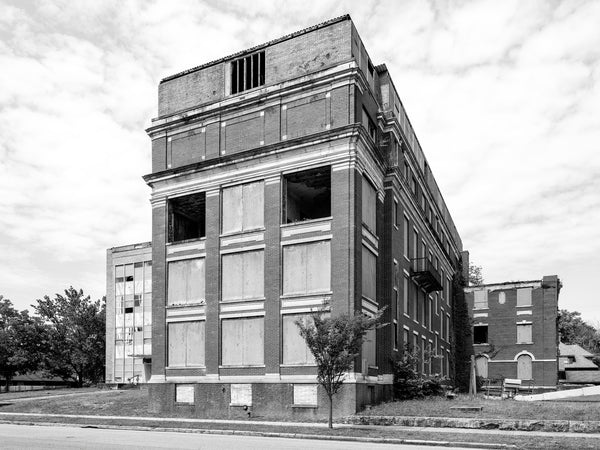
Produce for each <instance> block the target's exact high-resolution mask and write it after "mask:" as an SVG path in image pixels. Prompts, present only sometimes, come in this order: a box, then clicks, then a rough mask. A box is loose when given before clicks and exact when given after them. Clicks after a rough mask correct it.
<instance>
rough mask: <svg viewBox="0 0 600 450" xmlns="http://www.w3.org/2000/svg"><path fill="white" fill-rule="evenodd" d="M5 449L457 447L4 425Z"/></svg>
mask: <svg viewBox="0 0 600 450" xmlns="http://www.w3.org/2000/svg"><path fill="white" fill-rule="evenodd" d="M0 448H2V449H92V450H94V449H98V450H100V449H152V448H173V449H227V450H232V449H236V448H239V449H261V450H268V449H310V450H320V449H340V450H345V449H349V450H351V449H361V450H364V449H365V448H369V449H375V450H378V449H381V450H383V449H403V450H424V449H426V448H437V449H441V448H443V449H445V450H452V449H453V448H454V447H427V446H423V445H393V444H374V443H367V442H340V441H337V442H336V441H321V440H312V439H287V438H271V437H255V436H231V435H229V436H227V435H223V436H221V435H214V434H198V433H177V432H162V431H135V430H112V429H96V428H81V427H63V426H34V425H13V424H0Z"/></svg>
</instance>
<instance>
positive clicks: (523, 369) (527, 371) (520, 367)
mask: <svg viewBox="0 0 600 450" xmlns="http://www.w3.org/2000/svg"><path fill="white" fill-rule="evenodd" d="M517 378H518V379H520V380H531V379H532V378H533V377H532V370H531V356H529V355H521V356H519V357H518V358H517Z"/></svg>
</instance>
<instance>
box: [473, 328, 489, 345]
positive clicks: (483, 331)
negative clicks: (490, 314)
mask: <svg viewBox="0 0 600 450" xmlns="http://www.w3.org/2000/svg"><path fill="white" fill-rule="evenodd" d="M487 343H488V326H487V325H475V326H474V327H473V344H487Z"/></svg>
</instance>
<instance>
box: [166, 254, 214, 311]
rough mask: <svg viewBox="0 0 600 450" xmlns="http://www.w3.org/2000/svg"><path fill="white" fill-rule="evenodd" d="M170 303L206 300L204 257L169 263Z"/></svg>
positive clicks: (179, 303) (178, 303) (177, 303)
mask: <svg viewBox="0 0 600 450" xmlns="http://www.w3.org/2000/svg"><path fill="white" fill-rule="evenodd" d="M168 284H169V287H168V293H167V298H168V304H169V305H185V304H190V303H202V302H204V299H205V297H204V258H194V259H186V260H183V261H173V262H170V263H169V279H168Z"/></svg>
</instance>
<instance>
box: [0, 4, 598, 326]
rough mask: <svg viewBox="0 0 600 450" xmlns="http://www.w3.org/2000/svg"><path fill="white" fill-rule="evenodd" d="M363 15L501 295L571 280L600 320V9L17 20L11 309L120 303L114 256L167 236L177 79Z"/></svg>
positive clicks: (9, 70) (9, 44) (8, 196)
mask: <svg viewBox="0 0 600 450" xmlns="http://www.w3.org/2000/svg"><path fill="white" fill-rule="evenodd" d="M347 12H348V13H350V14H351V15H352V18H353V20H354V21H355V23H356V26H357V28H358V31H359V33H360V34H361V37H362V38H363V40H364V43H365V45H366V47H367V49H368V51H369V54H370V56H371V58H372V59H373V61H374V62H375V63H382V62H385V63H386V64H387V66H388V68H389V69H390V71H391V74H392V77H393V79H394V82H395V85H396V87H397V89H398V90H399V93H400V96H401V97H402V99H403V102H404V104H405V106H406V108H407V110H408V113H409V115H410V117H411V121H412V123H413V125H414V126H415V129H416V132H417V135H418V136H419V139H420V141H421V143H422V145H423V148H424V150H425V153H426V155H427V157H428V159H429V161H430V165H431V167H432V169H433V171H434V174H435V175H436V178H437V181H438V184H439V185H440V187H441V190H442V192H443V195H444V198H445V199H446V202H447V203H448V205H449V207H450V211H451V213H452V215H453V217H454V219H455V221H456V224H457V227H458V229H459V232H460V233H461V236H462V238H463V242H464V244H465V248H467V249H469V250H470V251H471V254H472V257H473V259H474V260H475V261H477V263H478V264H481V265H482V266H483V267H484V275H485V276H486V278H487V279H488V280H489V281H504V280H509V279H523V278H538V277H540V276H542V275H543V274H550V273H557V274H558V275H560V276H561V277H562V278H563V281H564V282H565V288H564V290H563V293H562V299H561V304H562V306H564V307H569V308H572V309H580V310H583V312H584V315H585V317H586V318H589V319H590V320H593V319H598V318H599V317H600V308H596V307H595V306H593V305H594V302H593V299H592V298H590V297H589V295H588V293H589V292H590V291H591V286H590V285H589V283H590V280H592V279H593V278H594V277H595V276H592V274H593V273H596V272H598V270H600V257H599V256H597V255H600V251H599V250H600V248H598V246H599V245H600V244H599V243H600V231H598V230H599V229H600V228H598V227H597V226H596V224H597V223H599V222H600V213H599V212H598V211H600V205H599V199H598V194H597V192H599V190H598V189H599V187H600V186H599V184H600V156H598V155H599V153H598V144H597V143H598V142H600V126H599V125H600V124H599V120H600V119H599V117H600V47H599V46H598V45H597V43H598V42H600V27H598V26H597V23H596V22H597V21H596V20H594V18H597V17H600V4H599V3H598V2H595V1H562V2H558V3H556V2H545V1H541V0H540V1H528V2H521V1H516V0H513V1H503V2H498V1H492V0H490V1H467V2H457V3H445V2H429V1H425V0H422V1H421V0H415V1H406V2H396V1H391V0H390V1H383V2H378V1H352V2H346V3H344V4H341V3H338V2H322V1H316V0H309V1H303V2H300V1H298V2H287V1H285V2H284V1H276V2H271V1H267V0H264V1H258V2H254V3H252V4H249V3H248V2H245V1H242V0H230V1H226V2H216V1H210V2H207V1H205V2H197V1H192V0H183V1H178V2H167V1H142V0H128V1H116V0H113V1H103V2H97V1H91V0H90V1H84V2H71V1H68V0H60V1H56V0H54V1H37V2H35V3H26V4H21V3H17V2H14V3H12V4H11V5H5V8H4V9H3V14H2V16H1V17H0V66H1V67H2V70H1V71H0V85H1V86H2V87H3V88H2V89H1V90H0V173H1V176H0V229H2V233H1V234H0V250H1V251H2V253H3V255H4V257H5V260H8V261H11V262H12V263H11V264H9V266H8V267H7V268H6V269H5V270H3V273H2V275H0V285H1V286H2V289H3V290H5V291H4V292H0V293H2V294H4V295H5V296H7V297H9V298H12V299H13V300H14V301H15V303H17V304H19V305H21V306H22V307H26V306H27V305H28V304H29V303H31V302H32V301H33V299H34V298H36V297H41V296H42V295H44V294H52V293H54V292H56V291H60V290H62V289H63V288H65V287H67V285H69V284H74V285H75V286H78V285H80V286H82V287H84V288H85V289H86V290H88V291H90V292H91V293H92V294H93V295H94V296H95V297H100V296H101V295H102V294H103V291H104V258H105V249H106V248H107V247H112V246H115V245H120V244H126V243H130V242H139V241H142V240H146V239H149V238H150V208H149V203H148V197H149V188H147V187H146V186H145V184H144V182H143V181H142V180H141V176H142V175H143V174H145V173H148V172H149V171H150V142H149V139H148V138H147V136H146V135H145V132H144V128H145V127H146V126H148V124H149V122H150V118H151V117H153V116H154V115H155V114H156V108H157V105H156V102H157V85H158V82H159V80H160V79H161V78H163V77H164V76H167V75H170V74H172V73H175V72H178V71H181V70H185V69H187V68H190V67H194V66H197V65H200V64H203V63H205V62H208V61H211V60H214V59H217V58H220V57H222V56H225V55H228V54H231V53H234V52H236V51H239V50H242V49H244V48H248V47H250V46H254V45H257V44H260V43H262V42H265V41H268V40H270V39H274V38H277V37H279V36H282V35H284V34H289V33H291V32H294V31H297V30H299V29H302V28H305V27H307V26H311V25H314V24H315V23H318V22H321V21H323V20H327V19H329V18H331V17H334V16H338V15H341V14H344V13H347ZM590 267H594V268H596V272H594V271H592V270H590V269H589V268H590ZM32 278H33V279H35V280H36V282H34V283H32ZM596 278H597V277H596Z"/></svg>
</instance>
